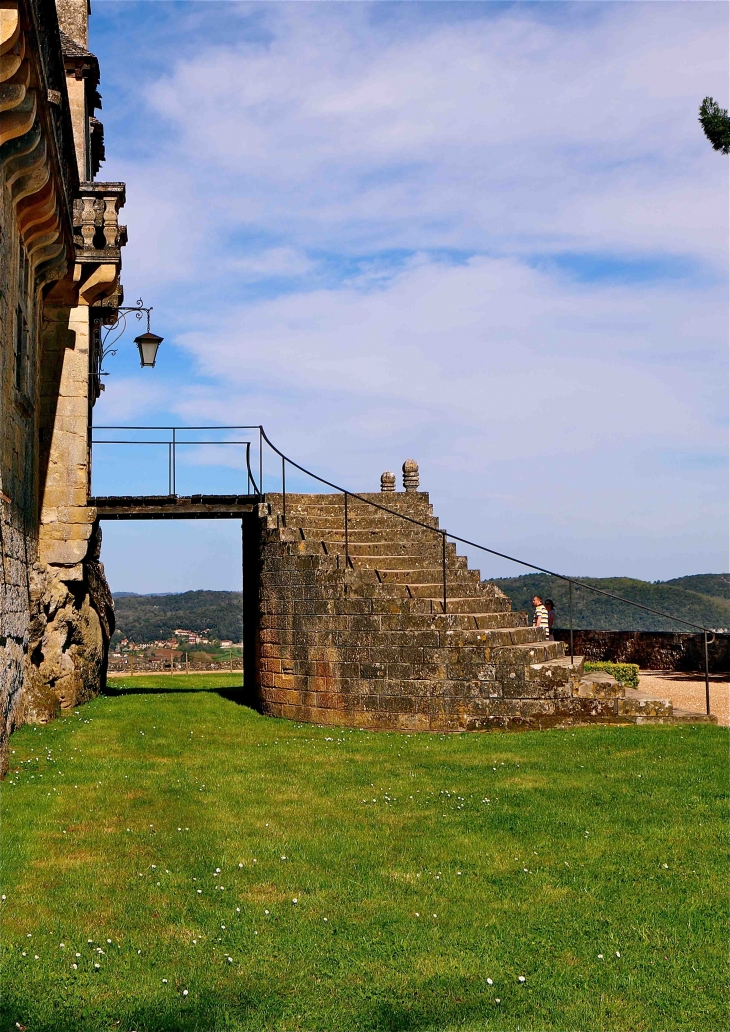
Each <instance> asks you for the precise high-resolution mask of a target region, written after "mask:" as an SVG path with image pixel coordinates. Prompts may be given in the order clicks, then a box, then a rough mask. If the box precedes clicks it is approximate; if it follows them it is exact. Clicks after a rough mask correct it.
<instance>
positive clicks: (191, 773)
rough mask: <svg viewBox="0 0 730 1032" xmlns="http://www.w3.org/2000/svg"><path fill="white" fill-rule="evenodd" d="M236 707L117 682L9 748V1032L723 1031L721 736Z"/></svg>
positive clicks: (1, 1025) (213, 692)
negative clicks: (454, 723) (438, 732)
mask: <svg viewBox="0 0 730 1032" xmlns="http://www.w3.org/2000/svg"><path fill="white" fill-rule="evenodd" d="M236 694H237V693H236V689H235V687H234V686H232V682H231V678H230V675H225V674H216V675H201V676H197V677H192V676H188V677H170V676H163V677H145V678H142V677H139V678H136V677H135V678H134V679H133V680H126V681H124V680H115V681H114V687H113V688H112V689H111V694H110V695H109V696H106V697H102V698H99V699H97V700H96V701H94V702H92V703H90V704H89V705H87V706H85V707H83V708H81V709H79V710H77V711H75V712H74V713H72V714H69V715H68V716H65V717H64V718H62V719H61V720H58V721H56V722H54V723H52V724H49V725H48V726H46V727H39V728H31V727H25V728H23V729H21V730H20V731H19V732H17V733H16V734H15V735H14V736H13V738H12V741H11V748H12V749H13V750H14V752H13V754H12V755H11V760H12V766H11V772H10V774H9V775H8V779H7V780H6V782H5V783H4V784H3V786H2V796H3V802H2V865H3V888H2V892H3V894H4V896H6V897H7V898H6V899H4V901H3V902H2V933H3V934H2V990H3V1003H2V1009H1V1010H0V1029H1V1030H2V1032H5V1030H6V1029H7V1030H12V1032H15V1030H16V1028H17V1027H19V1026H25V1027H27V1029H28V1032H79V1030H83V1032H97V1030H120V1032H131V1030H136V1032H192V1030H205V1032H232V1030H246V1032H257V1030H277V1032H283V1030H301V1032H318V1030H327V1032H332V1030H346V1032H365V1030H377V1032H381V1030H385V1032H388V1030H410V1032H416V1030H418V1032H425V1030H439V1032H441V1030H449V1029H459V1030H463V1032H476V1030H487V1029H490V1030H492V1029H494V1030H497V1029H501V1030H511V1032H518V1030H530V1032H538V1030H559V1032H567V1030H576V1032H577V1030H580V1032H593V1030H596V1032H598V1030H601V1032H604V1030H631V1032H642V1030H647V1032H660V1030H662V1032H663V1030H667V1032H669V1030H672V1032H674V1030H686V1032H718V1030H720V1029H724V1028H727V1027H728V1026H729V1025H730V1015H729V1014H728V1006H727V999H726V990H727V984H728V964H727V916H728V915H727V912H728V906H727V902H728V865H727V844H728V843H727V838H728V835H727V831H728V828H727V767H728V764H727V755H728V753H727V747H728V737H727V731H726V729H723V728H717V727H713V726H699V727H697V728H692V727H687V726H676V727H664V726H658V727H600V726H597V727H589V728H581V729H574V730H572V731H570V730H568V731H564V730H554V731H549V732H543V733H537V732H536V733H524V734H499V733H491V734H472V735H451V736H432V735H411V736H408V735H404V734H385V733H380V734H373V733H366V732H360V731H357V730H337V729H332V728H319V727H312V726H303V725H296V724H292V723H288V722H286V721H281V720H272V719H268V718H265V717H262V716H259V715H257V714H256V713H253V712H252V711H250V710H249V709H246V708H245V707H243V706H240V705H238V704H237V702H236ZM18 772H20V773H18ZM217 869H220V870H219V872H218V873H216V872H217ZM295 900H296V902H295ZM89 940H91V941H89ZM62 943H63V944H64V945H63V947H62V946H61V944H62ZM99 950H102V951H103V952H101V953H100V952H98V951H99ZM24 954H25V955H24ZM76 954H80V956H78V957H77V956H76ZM599 954H601V955H602V959H601V958H600V957H599ZM619 954H620V956H619ZM36 957H37V959H36ZM229 958H230V960H229ZM74 964H76V965H77V967H76V968H75V969H74V968H73V965H74ZM95 964H98V965H99V966H98V968H95ZM519 976H524V979H525V981H524V982H520V981H519ZM489 979H491V983H490V982H489ZM185 990H187V995H184V991H185ZM498 1001H499V1002H498ZM16 1022H17V1023H18V1024H17V1025H16Z"/></svg>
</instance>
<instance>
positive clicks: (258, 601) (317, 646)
mask: <svg viewBox="0 0 730 1032" xmlns="http://www.w3.org/2000/svg"><path fill="white" fill-rule="evenodd" d="M414 467H415V463H412V462H411V461H409V462H408V463H406V464H404V487H405V492H403V493H401V492H397V493H395V492H393V491H392V480H391V477H392V475H387V476H384V479H383V482H382V484H383V488H384V490H383V492H382V493H380V494H373V495H361V496H360V498H361V499H365V500H364V501H359V500H357V499H354V498H353V497H352V496H350V497H349V498H348V515H347V525H348V526H347V543H346V542H345V511H344V498H343V496H342V495H341V494H326V495H298V494H296V495H295V494H288V495H287V497H286V517H284V505H283V499H282V497H281V496H280V495H267V496H266V502H265V504H261V505H260V506H258V512H257V513H256V518H255V520H254V521H253V526H252V528H251V530H250V534H251V541H250V543H249V548H248V549H246V551H248V552H249V553H250V555H251V556H252V557H253V556H255V559H252V560H251V562H250V565H249V569H248V570H247V571H246V586H247V594H248V602H247V612H248V617H247V630H246V635H247V636H246V653H247V683H248V684H250V685H252V686H254V687H253V689H252V692H251V697H250V699H249V701H250V702H252V703H254V704H255V705H257V706H258V707H259V708H260V709H261V710H262V711H263V712H265V713H268V714H271V715H273V716H279V717H287V718H289V719H293V720H301V721H308V722H314V723H319V724H332V725H338V724H339V725H349V726H355V727H363V728H374V729H397V730H403V731H464V730H482V729H487V728H508V729H515V730H516V729H522V728H542V727H548V726H551V725H554V724H565V723H571V722H584V721H617V720H618V721H634V720H636V719H642V720H643V719H668V718H670V717H671V712H672V711H671V704H668V703H666V702H663V701H661V700H650V701H649V702H647V701H646V700H643V699H642V700H641V702H640V704H639V702H638V701H637V700H635V699H633V698H631V697H629V698H627V697H626V693H625V692H624V690H623V689H622V688H621V687H620V686H619V685H617V684H616V682H615V680H614V679H613V678H611V677H606V676H605V675H602V676H600V677H596V676H594V675H584V670H583V660H582V658H581V657H576V659H575V662H574V663H573V664H571V662H570V658H569V657H567V656H566V654H565V653H566V650H565V646H564V644H563V643H562V642H555V641H549V640H548V639H547V633H546V631H544V630H542V629H537V628H535V627H533V626H531V625H529V624H528V620H527V616H526V614H525V613H515V612H513V611H512V607H511V603H510V601H509V599H508V598H507V596H506V595H504V594H503V593H502V592H501V591H500V590H499V589H498V588H497V587H496V586H495V585H493V584H489V583H487V582H483V581H481V579H480V576H479V573H478V572H477V571H475V570H470V569H469V568H468V565H467V562H466V559H465V558H464V557H462V556H459V555H458V554H457V552H456V549H455V547H454V545H453V544H451V543H449V542H447V543H446V544H445V558H446V596H447V597H446V611H444V604H443V588H444V585H443V558H444V540H443V536H442V535H441V534H440V533H437V532H436V531H438V520H437V519H436V518H435V517H434V515H433V510H432V507H431V505H430V503H429V498H428V495H427V494H426V493H424V492H421V491H419V490H418V473H417V467H415V468H414ZM369 501H372V502H376V503H377V504H378V505H379V506H385V507H386V508H387V509H388V510H390V512H385V511H383V509H382V508H376V507H374V506H372V505H370V504H368V502H369ZM401 517H409V518H410V519H403V518H401ZM411 521H417V522H411ZM429 528H433V529H429ZM654 703H656V704H655V705H654Z"/></svg>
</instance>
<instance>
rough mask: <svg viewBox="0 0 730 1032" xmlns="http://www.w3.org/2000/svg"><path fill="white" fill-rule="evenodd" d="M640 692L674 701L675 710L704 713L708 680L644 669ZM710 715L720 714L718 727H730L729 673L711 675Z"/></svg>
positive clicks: (640, 679)
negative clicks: (719, 725) (706, 681)
mask: <svg viewBox="0 0 730 1032" xmlns="http://www.w3.org/2000/svg"><path fill="white" fill-rule="evenodd" d="M629 690H630V689H627V692H626V694H627V695H628V693H629ZM639 690H640V691H642V692H651V694H652V695H654V696H655V697H656V698H661V699H671V700H672V704H673V706H674V707H675V709H683V710H691V711H692V712H693V713H704V712H705V678H704V676H703V675H702V674H680V673H675V672H674V671H673V670H642V671H640V673H639ZM710 712H711V713H715V714H716V715H717V722H718V724H722V725H724V726H725V727H728V726H730V682H729V681H728V675H727V674H710Z"/></svg>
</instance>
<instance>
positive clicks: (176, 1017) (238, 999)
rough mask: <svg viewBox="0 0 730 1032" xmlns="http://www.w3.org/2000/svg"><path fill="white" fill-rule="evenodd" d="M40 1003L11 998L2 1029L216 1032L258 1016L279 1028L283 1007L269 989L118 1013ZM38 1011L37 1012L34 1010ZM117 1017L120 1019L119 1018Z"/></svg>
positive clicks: (0, 1016)
mask: <svg viewBox="0 0 730 1032" xmlns="http://www.w3.org/2000/svg"><path fill="white" fill-rule="evenodd" d="M40 1011H41V1012H40V1013H39V1008H38V1007H37V1001H34V1002H33V1003H28V1002H27V1001H24V1000H20V999H18V1000H6V1001H5V1002H4V1004H3V1005H2V1006H1V1007H0V1032H16V1029H19V1028H20V1029H25V1028H27V1029H28V1032H30V1030H31V1029H32V1030H33V1032H80V1030H81V1029H83V1030H87V1032H106V1030H107V1029H110V1028H117V1027H120V1026H121V1027H122V1028H129V1029H135V1030H139V1032H213V1030H216V1029H220V1030H224V1029H231V1030H233V1029H237V1028H245V1027H247V1026H246V1025H241V1024H240V1022H241V1021H247V1020H248V1021H252V1020H255V1022H256V1027H257V1028H275V1027H276V1025H277V1023H278V1021H279V1019H280V1017H281V1015H282V1014H283V1012H284V1005H283V1003H282V1001H281V1000H280V999H279V997H278V996H277V995H276V994H275V993H273V992H272V993H267V992H266V990H265V989H262V990H260V991H258V992H255V991H246V990H243V991H239V992H237V993H234V994H232V995H231V997H230V998H229V999H227V1000H221V998H220V996H219V995H218V994H214V993H211V992H203V993H200V994H199V996H198V999H197V1001H195V1002H194V1003H191V1004H183V1005H180V1004H178V1005H176V1004H175V1003H171V1004H170V1006H169V1007H164V1006H163V1007H145V1006H144V1005H142V1006H137V1007H134V1006H133V1007H131V1008H127V1007H122V1008H121V1010H120V1012H119V1013H118V1014H114V1012H113V1011H112V1010H111V1008H109V1007H108V1005H107V1006H105V1007H103V1008H97V1007H95V1006H94V1005H92V1004H88V1003H87V1004H86V1005H84V1003H83V1002H82V1000H81V999H79V1000H77V1001H75V1002H74V1003H69V1002H68V1000H66V1001H63V1002H59V1003H57V1004H56V1005H55V1006H50V1007H48V1008H42V1009H40ZM34 1012H35V1013H34ZM115 1019H116V1020H115Z"/></svg>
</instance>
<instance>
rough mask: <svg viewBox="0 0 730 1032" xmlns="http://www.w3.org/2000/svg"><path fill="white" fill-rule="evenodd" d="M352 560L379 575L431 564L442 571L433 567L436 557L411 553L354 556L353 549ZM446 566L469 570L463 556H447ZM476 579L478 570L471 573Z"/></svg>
mask: <svg viewBox="0 0 730 1032" xmlns="http://www.w3.org/2000/svg"><path fill="white" fill-rule="evenodd" d="M349 553H350V558H351V559H352V560H353V561H354V564H355V566H357V567H358V569H371V570H377V571H378V572H379V573H381V574H382V573H393V572H396V571H398V572H400V571H401V570H404V571H412V570H420V569H423V568H424V566H426V565H427V564H431V568H432V569H436V568H437V569H438V570H439V571H440V569H441V567H440V565H439V566H438V567H434V566H433V559H434V556H431V555H415V554H413V553H411V554H410V555H408V554H405V553H404V554H402V555H376V556H371V555H358V554H353V551H352V549H350V550H349ZM446 566H447V569H458V570H468V569H469V567H468V565H467V561H466V558H465V556H463V555H449V553H448V552H447V554H446ZM469 572H470V573H471V574H472V575H473V576H474V577H479V571H478V570H471V571H469Z"/></svg>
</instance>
